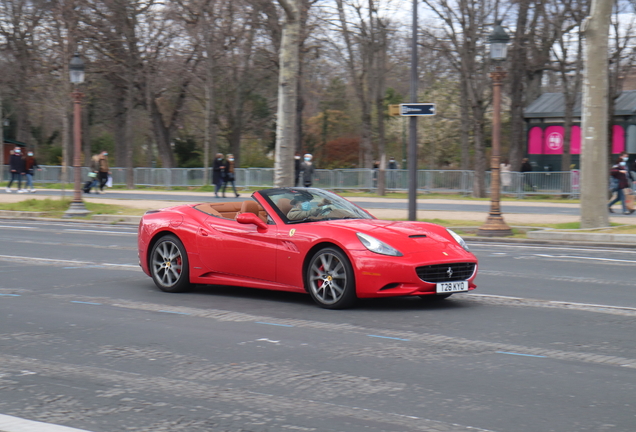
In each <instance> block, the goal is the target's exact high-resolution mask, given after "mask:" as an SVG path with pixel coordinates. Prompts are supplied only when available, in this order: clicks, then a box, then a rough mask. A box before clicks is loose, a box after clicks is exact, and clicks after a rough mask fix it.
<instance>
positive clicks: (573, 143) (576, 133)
mask: <svg viewBox="0 0 636 432" xmlns="http://www.w3.org/2000/svg"><path fill="white" fill-rule="evenodd" d="M570 154H581V127H580V126H572V135H571V136H570Z"/></svg>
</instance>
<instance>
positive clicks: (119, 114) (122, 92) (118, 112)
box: [98, 87, 126, 167]
mask: <svg viewBox="0 0 636 432" xmlns="http://www.w3.org/2000/svg"><path fill="white" fill-rule="evenodd" d="M116 91H117V95H116V97H115V118H114V119H113V120H114V135H115V136H114V139H115V149H114V150H115V166H118V167H123V166H126V89H125V88H122V87H118V88H117V90H116ZM101 150H103V149H98V151H101Z"/></svg>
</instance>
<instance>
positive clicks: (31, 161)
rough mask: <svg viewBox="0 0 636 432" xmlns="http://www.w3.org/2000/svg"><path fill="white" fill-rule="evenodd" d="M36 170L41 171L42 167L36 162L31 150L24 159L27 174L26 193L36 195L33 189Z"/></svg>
mask: <svg viewBox="0 0 636 432" xmlns="http://www.w3.org/2000/svg"><path fill="white" fill-rule="evenodd" d="M36 169H37V170H38V171H40V166H39V165H38V161H37V160H35V156H34V155H33V151H32V150H29V151H28V152H27V155H26V157H25V158H24V172H25V174H26V191H29V192H31V193H35V189H34V188H33V175H34V174H35V170H36Z"/></svg>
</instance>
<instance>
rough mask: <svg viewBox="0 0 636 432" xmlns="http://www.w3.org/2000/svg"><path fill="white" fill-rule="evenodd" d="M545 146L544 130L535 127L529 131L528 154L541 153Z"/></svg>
mask: <svg viewBox="0 0 636 432" xmlns="http://www.w3.org/2000/svg"><path fill="white" fill-rule="evenodd" d="M542 147H543V130H541V128H540V127H537V126H535V127H533V128H532V129H530V133H528V154H541V153H542V152H541V150H542Z"/></svg>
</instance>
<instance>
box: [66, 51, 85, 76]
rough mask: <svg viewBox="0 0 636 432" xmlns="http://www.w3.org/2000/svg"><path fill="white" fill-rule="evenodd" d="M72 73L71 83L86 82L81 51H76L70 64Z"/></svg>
mask: <svg viewBox="0 0 636 432" xmlns="http://www.w3.org/2000/svg"><path fill="white" fill-rule="evenodd" d="M69 72H70V75H71V83H73V84H81V83H83V82H84V62H83V61H82V59H81V58H80V55H79V53H77V52H76V53H75V55H74V56H73V58H72V59H71V63H70V65H69Z"/></svg>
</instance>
